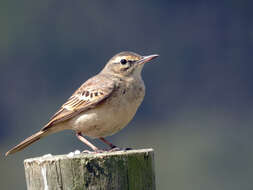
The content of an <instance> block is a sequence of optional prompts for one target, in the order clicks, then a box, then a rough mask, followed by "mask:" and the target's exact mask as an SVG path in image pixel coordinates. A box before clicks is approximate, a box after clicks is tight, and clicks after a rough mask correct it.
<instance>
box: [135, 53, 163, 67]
mask: <svg viewBox="0 0 253 190" xmlns="http://www.w3.org/2000/svg"><path fill="white" fill-rule="evenodd" d="M158 56H159V55H157V54H154V55H148V56H143V57H142V58H141V59H140V60H139V61H137V62H136V64H138V65H142V64H144V63H147V62H149V61H151V60H152V59H154V58H156V57H158Z"/></svg>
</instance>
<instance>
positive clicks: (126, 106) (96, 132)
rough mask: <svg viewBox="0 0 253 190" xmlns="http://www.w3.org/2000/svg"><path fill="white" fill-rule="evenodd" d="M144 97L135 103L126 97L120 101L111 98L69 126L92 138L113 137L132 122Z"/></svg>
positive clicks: (86, 112) (75, 118) (73, 120)
mask: <svg viewBox="0 0 253 190" xmlns="http://www.w3.org/2000/svg"><path fill="white" fill-rule="evenodd" d="M143 97H144V92H143V93H142V94H141V96H139V97H138V98H136V99H134V100H133V101H129V98H127V97H124V96H122V97H121V98H120V100H118V99H115V98H110V100H107V101H105V102H104V103H102V104H101V105H99V106H97V107H96V108H92V109H90V110H87V111H85V112H83V113H81V114H79V115H78V116H76V117H74V118H72V119H70V120H69V121H68V125H69V126H70V127H71V129H73V130H75V131H77V132H82V133H83V134H84V135H86V136H89V137H92V138H98V137H106V136H110V135H113V134H114V133H116V132H118V131H119V130H121V129H122V128H124V127H125V126H126V125H127V124H128V123H129V122H130V121H131V120H132V118H133V117H134V115H135V113H136V111H137V109H138V107H139V106H140V104H141V102H142V100H143Z"/></svg>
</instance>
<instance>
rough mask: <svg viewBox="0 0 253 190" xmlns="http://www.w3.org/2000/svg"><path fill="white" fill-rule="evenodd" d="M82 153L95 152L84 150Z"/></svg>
mask: <svg viewBox="0 0 253 190" xmlns="http://www.w3.org/2000/svg"><path fill="white" fill-rule="evenodd" d="M82 153H85V154H91V153H93V152H92V151H90V150H84V151H82Z"/></svg>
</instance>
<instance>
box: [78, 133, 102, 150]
mask: <svg viewBox="0 0 253 190" xmlns="http://www.w3.org/2000/svg"><path fill="white" fill-rule="evenodd" d="M76 137H77V138H78V139H79V140H80V141H82V142H83V143H84V144H86V145H87V146H89V147H90V148H91V149H92V150H93V151H94V152H102V150H100V149H98V148H97V147H96V146H94V145H93V144H91V143H90V142H89V141H88V140H87V139H85V138H84V137H83V136H82V133H80V132H79V133H76Z"/></svg>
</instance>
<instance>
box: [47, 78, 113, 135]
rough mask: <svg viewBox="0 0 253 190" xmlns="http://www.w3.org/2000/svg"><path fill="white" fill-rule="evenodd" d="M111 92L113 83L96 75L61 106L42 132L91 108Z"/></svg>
mask: <svg viewBox="0 0 253 190" xmlns="http://www.w3.org/2000/svg"><path fill="white" fill-rule="evenodd" d="M113 90H114V83H113V81H112V80H109V79H107V78H106V77H104V76H101V75H97V76H95V77H93V78H91V79H89V80H87V81H86V82H85V83H84V84H83V85H82V86H81V87H80V88H79V89H78V90H77V91H76V92H75V93H74V94H73V95H72V96H71V97H70V98H69V99H68V100H67V102H66V103H65V104H63V105H62V106H61V108H60V109H59V111H58V112H56V113H55V114H54V115H53V117H52V118H51V119H50V121H49V122H48V124H47V125H45V127H43V128H42V130H46V129H48V128H49V127H51V126H53V125H54V124H57V123H59V122H62V121H65V120H68V119H70V118H72V117H74V116H76V115H77V114H79V113H80V112H83V111H85V110H88V109H90V108H93V107H94V106H96V105H97V104H99V103H101V102H102V101H104V100H105V99H106V98H108V97H109V96H110V94H111V93H112V92H113Z"/></svg>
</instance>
